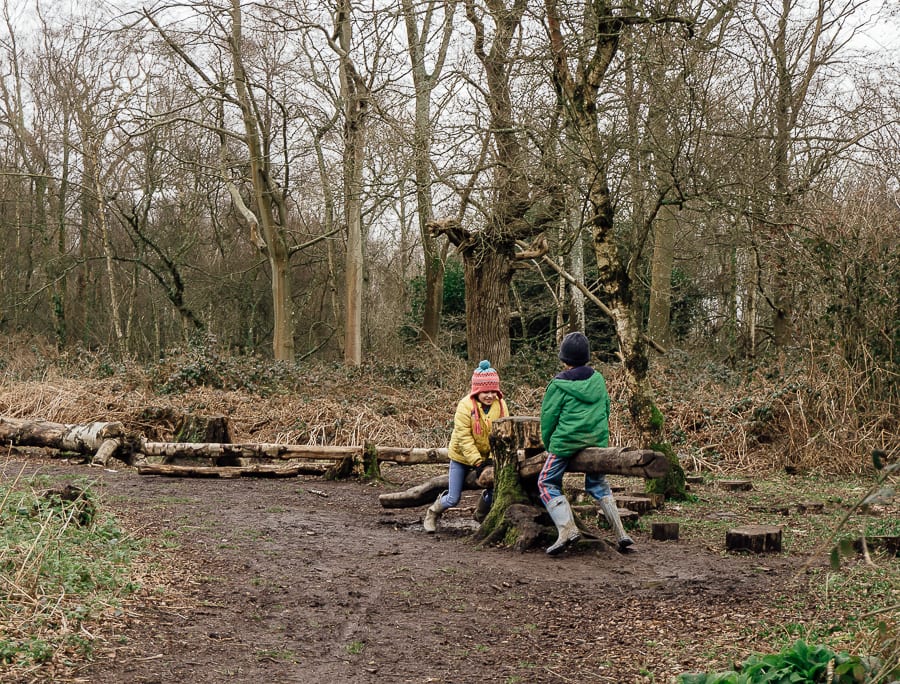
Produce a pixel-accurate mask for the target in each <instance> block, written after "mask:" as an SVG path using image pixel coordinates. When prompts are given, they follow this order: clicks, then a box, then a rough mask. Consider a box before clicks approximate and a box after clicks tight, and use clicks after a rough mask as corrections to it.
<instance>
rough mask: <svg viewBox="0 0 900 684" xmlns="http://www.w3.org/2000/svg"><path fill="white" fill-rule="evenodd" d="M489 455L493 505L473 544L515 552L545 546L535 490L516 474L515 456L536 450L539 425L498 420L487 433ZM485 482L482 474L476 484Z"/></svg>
mask: <svg viewBox="0 0 900 684" xmlns="http://www.w3.org/2000/svg"><path fill="white" fill-rule="evenodd" d="M490 441H491V455H492V457H493V460H494V467H493V469H492V473H491V479H492V485H493V489H494V503H493V505H492V506H491V510H490V512H489V513H488V515H487V517H486V518H485V519H484V521H483V522H482V523H481V526H480V527H479V528H478V530H477V531H476V532H475V535H474V538H475V541H477V542H480V543H482V544H486V545H491V544H503V545H505V546H511V547H513V548H515V549H516V550H518V551H526V550H527V549H530V548H533V547H534V546H537V545H538V544H539V543H546V541H547V539H546V537H547V526H546V524H542V520H545V521H546V522H549V516H547V514H546V511H545V510H544V507H543V506H542V505H541V504H540V499H539V497H538V494H537V487H535V486H532V487H529V488H527V489H526V487H525V485H524V484H523V480H522V477H521V475H520V473H519V454H520V453H522V455H523V456H524V454H525V448H526V447H527V448H529V449H530V450H535V449H538V448H540V446H539V445H540V444H541V438H540V423H539V422H538V421H536V420H534V419H528V418H516V417H511V418H501V419H500V420H496V421H494V423H493V427H492V429H491V436H490ZM485 481H486V474H485V473H482V477H481V478H479V482H480V483H482V484H483V483H484V482H485Z"/></svg>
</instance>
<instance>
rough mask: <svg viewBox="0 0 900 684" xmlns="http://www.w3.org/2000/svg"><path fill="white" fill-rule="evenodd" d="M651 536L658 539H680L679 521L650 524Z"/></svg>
mask: <svg viewBox="0 0 900 684" xmlns="http://www.w3.org/2000/svg"><path fill="white" fill-rule="evenodd" d="M650 536H651V537H652V538H653V539H656V540H658V541H678V523H677V522H655V523H653V524H651V525H650Z"/></svg>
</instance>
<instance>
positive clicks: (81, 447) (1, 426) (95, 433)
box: [0, 416, 127, 457]
mask: <svg viewBox="0 0 900 684" xmlns="http://www.w3.org/2000/svg"><path fill="white" fill-rule="evenodd" d="M126 437H127V435H126V433H125V426H124V425H122V423H99V422H97V423H87V424H85V425H66V424H64V423H51V422H50V421H46V420H24V419H20V418H8V417H5V416H0V443H6V444H12V445H13V446H34V447H48V448H50V449H61V450H63V451H73V452H75V453H79V454H91V455H93V454H94V453H95V452H96V451H97V450H98V449H99V448H100V447H101V445H103V443H104V442H106V441H107V440H119V442H120V444H119V445H121V440H124V439H125V438H126ZM109 446H111V445H109ZM109 446H107V449H109ZM107 457H108V455H107Z"/></svg>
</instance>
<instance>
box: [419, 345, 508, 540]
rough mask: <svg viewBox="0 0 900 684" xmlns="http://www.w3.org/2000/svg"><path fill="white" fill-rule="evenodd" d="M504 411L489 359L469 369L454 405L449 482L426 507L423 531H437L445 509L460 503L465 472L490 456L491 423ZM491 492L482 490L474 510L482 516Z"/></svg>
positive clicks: (488, 504)
mask: <svg viewBox="0 0 900 684" xmlns="http://www.w3.org/2000/svg"><path fill="white" fill-rule="evenodd" d="M507 415H509V409H508V408H507V406H506V401H505V400H504V399H503V392H502V391H501V390H500V375H499V374H498V373H497V371H496V370H495V369H493V368H491V363H490V361H482V362H481V363H479V364H478V367H477V368H476V369H475V371H474V372H473V373H472V386H471V388H470V389H469V393H468V394H467V395H466V396H465V397H463V398H462V399H460V401H459V403H458V404H457V405H456V413H455V415H454V417H453V432H452V434H451V435H450V446H449V448H448V452H449V456H450V482H449V485H448V489H447V491H445V492H443V493H442V494H441V495H440V496H438V498H437V500H436V501H435V502H434V503H433V504H432V505H431V506H430V507H429V508H428V510H427V511H425V520H424V521H423V526H424V527H425V531H426V532H428V533H429V534H431V533H434V532H435V531H437V524H438V521H439V520H440V518H441V515H442V514H443V513H444V511H445V510H447V509H448V508H453V507H454V506H456V505H457V504H458V503H459V500H460V498H461V497H462V490H463V485H464V484H465V481H466V475H468V474H469V471H471V470H472V469H477V468H480V467H482V466H484V465H485V463H486V462H487V460H488V459H489V458H490V456H491V443H490V440H489V437H490V435H491V424H492V423H493V422H494V421H495V420H497V419H498V418H503V417H504V416H507ZM492 494H493V492H492V491H491V490H485V491H484V493H483V494H482V499H481V501H479V503H478V508H477V511H476V513H478V512H480V515H481V516H482V519H483V516H484V515H486V514H487V511H488V510H489V509H490V505H491V498H492ZM476 517H477V516H476Z"/></svg>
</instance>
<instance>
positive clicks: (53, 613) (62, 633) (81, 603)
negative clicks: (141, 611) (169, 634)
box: [0, 476, 140, 681]
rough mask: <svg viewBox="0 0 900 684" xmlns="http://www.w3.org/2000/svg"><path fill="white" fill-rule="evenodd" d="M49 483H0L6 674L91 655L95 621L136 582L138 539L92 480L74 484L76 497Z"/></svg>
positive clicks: (1, 653)
mask: <svg viewBox="0 0 900 684" xmlns="http://www.w3.org/2000/svg"><path fill="white" fill-rule="evenodd" d="M46 486H47V481H46V480H44V479H43V478H38V477H35V478H24V477H21V476H20V477H16V478H14V479H12V480H7V481H5V482H3V483H0V680H3V681H10V680H15V681H25V680H28V679H30V678H31V677H34V676H35V675H34V673H35V672H37V671H39V670H40V669H41V668H42V667H45V666H46V667H49V666H50V665H51V664H54V663H59V664H62V665H65V664H66V663H67V662H68V661H71V660H74V659H84V658H88V657H90V655H91V653H92V650H93V645H94V638H95V637H94V634H93V633H94V629H93V627H94V625H95V624H96V623H98V622H99V621H100V620H101V619H102V618H103V617H104V616H108V615H112V614H114V613H115V612H116V611H117V610H118V609H119V608H120V606H121V600H122V599H123V598H124V597H125V596H127V595H129V594H131V593H132V592H134V591H135V590H137V589H138V586H137V585H136V584H135V583H134V582H133V581H132V576H131V573H130V572H129V566H130V564H131V562H132V560H133V558H134V557H135V556H136V554H137V553H138V551H139V548H140V546H139V544H138V542H137V541H136V540H134V539H133V538H131V537H129V536H128V535H127V534H125V533H124V532H123V531H122V529H121V528H120V527H119V525H118V523H117V521H116V520H115V518H113V517H112V516H110V515H107V514H106V513H105V512H104V511H103V509H102V508H101V506H100V505H99V503H98V501H97V499H96V497H95V496H94V494H93V492H92V491H91V489H90V486H89V485H79V488H78V491H79V492H80V494H79V496H78V498H77V500H74V501H68V500H65V499H64V498H61V497H60V496H58V495H56V494H54V493H50V492H48V491H42V490H43V489H44V488H45V487H46ZM8 678H9V679H8ZM38 679H40V677H38Z"/></svg>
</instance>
